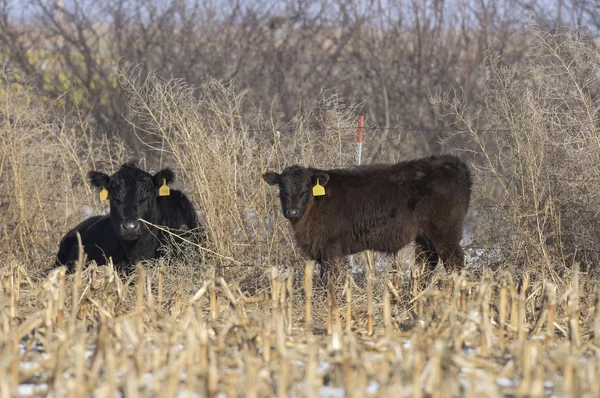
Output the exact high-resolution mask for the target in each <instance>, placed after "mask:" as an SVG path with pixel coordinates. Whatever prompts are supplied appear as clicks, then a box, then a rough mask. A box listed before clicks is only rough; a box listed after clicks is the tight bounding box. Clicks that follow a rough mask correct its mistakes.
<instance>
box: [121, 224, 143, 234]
mask: <svg viewBox="0 0 600 398" xmlns="http://www.w3.org/2000/svg"><path fill="white" fill-rule="evenodd" d="M139 229H140V223H139V221H125V222H123V223H121V233H123V234H124V235H136V234H137V232H138V231H139Z"/></svg>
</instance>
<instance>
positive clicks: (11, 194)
mask: <svg viewBox="0 0 600 398" xmlns="http://www.w3.org/2000/svg"><path fill="white" fill-rule="evenodd" d="M10 81H12V79H8V78H7V76H6V74H4V75H2V76H1V82H0V84H1V89H0V99H1V105H0V123H1V126H0V175H1V176H2V179H1V181H2V182H1V185H2V193H1V194H0V218H2V230H1V231H0V254H3V255H5V254H7V253H12V254H13V255H17V253H18V256H23V258H24V259H27V261H32V262H34V263H35V264H38V265H40V264H41V263H40V261H39V260H40V259H43V260H44V261H46V262H48V263H51V262H52V258H51V257H52V255H53V254H54V253H55V251H56V249H57V247H58V246H57V242H58V239H59V238H60V236H61V234H63V233H64V232H66V230H67V229H69V228H71V227H72V226H73V225H74V224H76V223H77V222H79V221H81V219H83V218H84V217H86V216H87V215H90V214H97V213H99V212H101V211H103V210H105V209H106V206H105V205H104V206H102V205H101V204H100V202H99V200H98V198H97V197H96V194H95V192H94V191H92V190H91V189H90V187H89V185H88V183H87V179H86V173H87V171H88V170H89V169H90V168H102V167H114V166H115V165H117V164H119V162H121V161H122V160H123V159H124V158H125V157H126V152H125V150H124V148H123V146H122V145H119V143H118V142H116V141H114V142H113V141H108V140H106V139H95V138H92V133H93V127H92V126H93V124H92V123H90V120H89V119H88V118H87V117H86V116H85V115H83V114H82V113H80V112H78V110H77V109H72V110H69V109H68V108H67V107H66V106H65V105H64V103H63V102H62V101H60V100H56V101H54V102H53V103H51V104H50V105H47V104H45V103H44V101H43V100H42V99H41V98H40V95H39V93H38V92H37V91H36V90H34V89H33V88H32V87H31V86H30V85H27V84H20V83H11V82H10ZM92 194H93V197H94V199H92V198H90V195H92ZM84 198H86V199H84ZM34 260H35V261H34ZM44 261H42V262H44Z"/></svg>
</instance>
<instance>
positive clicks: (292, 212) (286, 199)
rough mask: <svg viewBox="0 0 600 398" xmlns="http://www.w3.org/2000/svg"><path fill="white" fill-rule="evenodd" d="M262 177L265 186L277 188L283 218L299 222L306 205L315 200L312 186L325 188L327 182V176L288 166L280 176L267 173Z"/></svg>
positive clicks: (310, 170) (323, 173) (322, 173)
mask: <svg viewBox="0 0 600 398" xmlns="http://www.w3.org/2000/svg"><path fill="white" fill-rule="evenodd" d="M262 177H263V180H265V181H266V182H267V184H269V185H278V186H279V198H280V199H281V208H282V211H283V216H284V217H285V218H287V219H288V220H292V221H295V220H300V219H301V218H302V217H303V216H304V213H305V211H306V208H307V207H308V205H309V204H310V203H311V201H313V200H315V199H314V196H313V188H314V186H315V185H317V183H318V184H320V185H321V186H323V187H325V186H326V185H327V182H329V174H327V173H325V172H323V171H320V170H315V169H311V168H306V167H302V166H290V167H288V168H286V169H284V170H283V171H282V172H281V174H278V173H275V172H272V171H269V172H266V173H265V174H263V176H262Z"/></svg>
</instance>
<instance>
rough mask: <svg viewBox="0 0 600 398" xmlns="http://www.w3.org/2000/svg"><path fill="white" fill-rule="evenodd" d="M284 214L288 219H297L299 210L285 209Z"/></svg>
mask: <svg viewBox="0 0 600 398" xmlns="http://www.w3.org/2000/svg"><path fill="white" fill-rule="evenodd" d="M286 214H287V216H288V217H289V218H297V217H298V216H299V215H300V209H287V210H286Z"/></svg>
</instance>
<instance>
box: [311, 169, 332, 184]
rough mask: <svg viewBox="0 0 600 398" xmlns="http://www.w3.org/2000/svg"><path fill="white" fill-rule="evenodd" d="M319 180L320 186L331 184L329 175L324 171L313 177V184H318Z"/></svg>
mask: <svg viewBox="0 0 600 398" xmlns="http://www.w3.org/2000/svg"><path fill="white" fill-rule="evenodd" d="M317 180H319V185H321V186H325V185H327V183H328V182H329V174H327V173H325V172H323V171H317V172H316V173H315V174H313V175H312V178H311V182H312V184H313V185H315V184H316V183H317Z"/></svg>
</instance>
